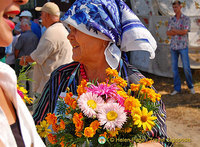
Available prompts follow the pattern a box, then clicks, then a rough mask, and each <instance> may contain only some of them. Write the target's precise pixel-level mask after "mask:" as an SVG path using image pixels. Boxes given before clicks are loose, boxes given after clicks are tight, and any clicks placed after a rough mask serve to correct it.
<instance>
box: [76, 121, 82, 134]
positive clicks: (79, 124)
mask: <svg viewBox="0 0 200 147" xmlns="http://www.w3.org/2000/svg"><path fill="white" fill-rule="evenodd" d="M75 127H76V132H80V131H82V130H83V121H80V122H79V123H77V124H75Z"/></svg>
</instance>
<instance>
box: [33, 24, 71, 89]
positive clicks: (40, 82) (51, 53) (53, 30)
mask: <svg viewBox="0 0 200 147" xmlns="http://www.w3.org/2000/svg"><path fill="white" fill-rule="evenodd" d="M67 35H68V31H67V30H66V29H65V27H64V26H63V24H62V23H58V22H57V23H55V24H53V25H51V26H50V27H49V28H47V30H46V31H45V33H44V34H43V36H42V37H41V39H40V42H39V44H38V47H37V49H36V50H35V51H34V52H33V53H32V54H31V57H32V58H33V59H34V60H35V61H36V62H37V65H36V66H35V67H34V68H35V69H34V75H33V77H34V80H35V81H36V82H35V86H34V87H35V88H36V91H37V92H38V93H41V92H42V89H43V87H44V85H45V83H46V82H47V81H48V79H49V78H50V75H51V72H52V71H53V70H55V69H56V68H57V67H59V66H60V65H63V64H66V63H70V62H71V61H72V47H71V45H70V43H69V41H68V39H67ZM41 52H43V53H42V54H41Z"/></svg>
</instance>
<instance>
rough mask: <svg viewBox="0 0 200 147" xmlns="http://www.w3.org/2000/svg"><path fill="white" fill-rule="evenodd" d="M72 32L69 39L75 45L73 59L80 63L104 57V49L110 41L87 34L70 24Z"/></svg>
mask: <svg viewBox="0 0 200 147" xmlns="http://www.w3.org/2000/svg"><path fill="white" fill-rule="evenodd" d="M69 28H70V33H69V35H68V37H67V38H68V39H69V41H70V43H71V45H72V47H73V55H72V59H73V60H74V61H78V62H80V63H83V64H86V63H89V62H94V60H95V59H98V58H99V57H102V58H105V57H104V50H105V48H106V47H107V45H108V43H109V42H108V41H105V40H102V39H99V38H96V37H93V36H90V35H87V34H85V33H83V32H81V31H79V30H77V29H76V28H74V27H73V26H69Z"/></svg>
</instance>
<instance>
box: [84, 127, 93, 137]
mask: <svg viewBox="0 0 200 147" xmlns="http://www.w3.org/2000/svg"><path fill="white" fill-rule="evenodd" d="M95 133H96V131H95V130H94V129H93V128H92V127H86V128H85V130H84V136H85V137H88V138H89V137H93V136H94V135H95Z"/></svg>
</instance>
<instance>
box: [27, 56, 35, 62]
mask: <svg viewBox="0 0 200 147" xmlns="http://www.w3.org/2000/svg"><path fill="white" fill-rule="evenodd" d="M26 62H34V60H33V59H32V58H31V56H26Z"/></svg>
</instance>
